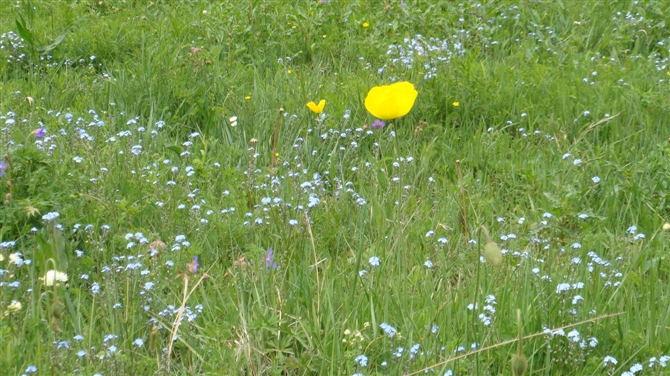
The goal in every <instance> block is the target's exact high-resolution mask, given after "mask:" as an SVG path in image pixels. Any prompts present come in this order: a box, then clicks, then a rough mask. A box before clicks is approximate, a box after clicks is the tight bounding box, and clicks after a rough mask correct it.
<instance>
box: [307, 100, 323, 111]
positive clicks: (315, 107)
mask: <svg viewBox="0 0 670 376" xmlns="http://www.w3.org/2000/svg"><path fill="white" fill-rule="evenodd" d="M307 107H308V108H309V109H310V110H312V112H314V113H315V114H320V113H321V112H322V111H323V109H324V108H325V107H326V100H325V99H322V100H321V101H320V102H319V104H318V105H317V104H316V103H314V102H309V103H307Z"/></svg>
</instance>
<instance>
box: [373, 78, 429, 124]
mask: <svg viewBox="0 0 670 376" xmlns="http://www.w3.org/2000/svg"><path fill="white" fill-rule="evenodd" d="M417 94H418V93H417V91H416V89H414V85H412V84H411V83H410V82H407V81H403V82H396V83H395V84H391V85H384V86H375V87H373V88H372V89H370V91H369V92H368V96H367V97H365V108H366V109H367V110H368V111H369V112H370V113H371V114H372V116H374V117H376V118H379V119H381V120H392V119H396V118H399V117H402V116H405V115H407V113H409V111H410V110H411V109H412V107H414V101H415V100H416V96H417Z"/></svg>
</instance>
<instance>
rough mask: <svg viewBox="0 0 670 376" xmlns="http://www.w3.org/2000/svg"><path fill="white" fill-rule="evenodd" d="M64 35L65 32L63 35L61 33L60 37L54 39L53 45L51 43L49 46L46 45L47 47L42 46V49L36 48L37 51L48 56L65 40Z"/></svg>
mask: <svg viewBox="0 0 670 376" xmlns="http://www.w3.org/2000/svg"><path fill="white" fill-rule="evenodd" d="M66 35H67V32H65V33H63V34H61V35H59V36H58V37H56V39H55V40H54V41H53V43H51V44H49V45H47V46H42V47H40V48H38V49H37V51H39V52H42V53H44V54H48V53H49V52H51V51H52V50H53V49H54V48H56V47H58V45H59V44H61V42H63V40H64V39H65V36H66Z"/></svg>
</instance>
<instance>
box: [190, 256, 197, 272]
mask: <svg viewBox="0 0 670 376" xmlns="http://www.w3.org/2000/svg"><path fill="white" fill-rule="evenodd" d="M198 267H200V264H198V256H193V261H191V262H190V263H188V271H189V272H191V273H193V274H196V273H197V272H198Z"/></svg>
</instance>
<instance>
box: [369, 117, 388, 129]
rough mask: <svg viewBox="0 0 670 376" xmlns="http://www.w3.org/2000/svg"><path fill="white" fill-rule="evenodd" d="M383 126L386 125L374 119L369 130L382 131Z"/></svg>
mask: <svg viewBox="0 0 670 376" xmlns="http://www.w3.org/2000/svg"><path fill="white" fill-rule="evenodd" d="M385 125H386V123H384V122H383V121H381V120H379V119H375V121H373V122H372V124H370V128H372V129H382V128H384V126H385Z"/></svg>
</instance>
